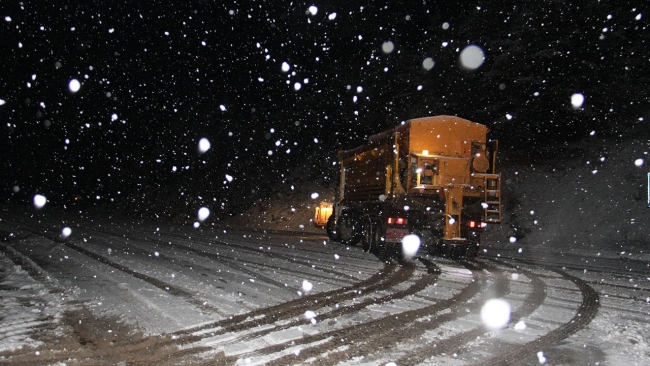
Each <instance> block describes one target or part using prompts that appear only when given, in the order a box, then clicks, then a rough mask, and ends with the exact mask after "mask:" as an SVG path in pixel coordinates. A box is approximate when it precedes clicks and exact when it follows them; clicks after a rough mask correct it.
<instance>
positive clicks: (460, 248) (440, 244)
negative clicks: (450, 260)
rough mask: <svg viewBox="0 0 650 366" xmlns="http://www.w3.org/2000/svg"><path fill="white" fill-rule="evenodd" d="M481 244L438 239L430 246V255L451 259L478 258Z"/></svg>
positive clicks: (465, 240) (460, 240)
mask: <svg viewBox="0 0 650 366" xmlns="http://www.w3.org/2000/svg"><path fill="white" fill-rule="evenodd" d="M479 246H480V244H479V242H478V241H473V240H467V239H451V240H445V239H438V240H435V241H434V242H433V243H431V244H429V246H428V249H429V253H431V254H434V255H442V256H449V257H476V256H477V255H478V251H479Z"/></svg>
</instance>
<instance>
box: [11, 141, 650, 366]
mask: <svg viewBox="0 0 650 366" xmlns="http://www.w3.org/2000/svg"><path fill="white" fill-rule="evenodd" d="M649 151H650V140H649V139H648V138H647V137H637V138H635V139H630V140H628V141H625V142H616V143H612V142H607V141H604V140H599V139H597V138H595V137H594V138H592V139H591V140H587V141H585V142H583V143H581V144H578V145H575V146H572V147H571V149H568V150H567V155H568V156H567V157H566V158H564V159H561V160H557V159H553V160H551V159H543V158H540V159H539V160H537V159H535V160H534V161H531V162H528V163H521V159H516V158H515V155H514V154H508V153H507V152H504V153H503V154H502V158H501V160H502V164H501V165H502V168H503V173H504V179H503V189H504V213H505V214H504V222H503V223H502V224H501V225H491V226H490V227H489V228H488V232H487V234H486V235H485V238H484V251H483V253H482V258H480V259H479V260H478V261H477V262H476V263H474V264H468V265H467V266H469V267H464V266H463V265H461V264H459V263H454V262H452V261H449V260H442V259H436V258H428V260H432V261H433V263H434V264H433V265H432V266H436V270H435V271H436V272H435V273H439V275H437V277H435V278H433V277H429V276H430V274H431V273H432V272H431V268H428V266H425V264H426V263H427V262H426V261H425V262H422V263H420V262H415V264H414V265H413V267H411V268H409V267H408V266H406V267H401V268H400V266H397V267H395V268H392V267H384V263H382V262H380V261H379V260H377V259H376V258H375V257H374V256H373V255H371V254H368V253H364V252H363V251H362V250H361V249H360V248H355V247H352V248H350V247H345V246H341V245H340V244H336V243H330V242H329V241H328V240H327V239H326V238H325V237H324V231H323V229H322V228H315V227H314V226H313V222H312V221H311V220H312V219H313V214H314V207H315V205H317V204H318V202H319V201H320V200H321V199H328V200H331V199H333V197H334V191H333V190H332V189H331V188H324V187H322V185H320V184H318V182H312V181H309V180H307V179H305V177H301V176H300V175H299V174H296V177H294V178H292V179H293V181H287V182H285V184H284V185H279V186H278V188H277V190H276V191H275V192H274V193H273V195H271V197H268V198H267V199H262V200H260V201H258V203H257V204H256V205H254V206H253V207H251V208H250V209H249V210H247V211H246V212H245V213H243V214H241V215H240V216H238V217H236V218H234V219H233V220H231V221H229V222H218V223H214V224H205V225H202V226H200V227H199V228H194V227H192V225H180V224H173V223H169V222H162V221H155V220H149V219H137V218H131V217H124V216H120V215H118V214H117V213H114V212H110V211H105V210H104V211H102V210H97V211H94V212H59V211H57V210H54V209H50V208H48V206H47V205H45V207H44V208H42V209H40V210H37V209H35V208H33V207H31V203H29V204H27V203H26V204H25V205H24V206H3V207H2V210H0V234H2V235H1V239H2V243H0V248H1V249H2V250H1V251H0V360H3V361H6V362H23V363H30V362H34V363H40V364H57V365H61V364H70V365H72V364H80V365H85V364H94V362H93V361H95V362H96V363H97V364H117V363H120V362H123V363H125V362H127V361H126V359H125V358H123V357H126V356H122V353H120V352H122V351H120V352H117V351H116V350H125V349H128V352H127V351H124V352H126V353H125V354H129V355H131V356H132V357H133V358H131V359H130V360H131V361H133V360H136V361H137V362H140V363H141V364H157V363H158V362H160V363H163V361H161V359H160V358H159V357H160V356H159V355H157V353H158V354H162V355H171V356H174V357H176V358H174V357H172V358H171V360H172V361H167V362H188V363H189V362H190V361H191V360H194V361H196V360H197V358H192V357H199V358H198V360H199V361H200V362H208V361H210V360H212V361H214V360H223V361H224V362H225V363H251V364H263V363H267V362H276V363H279V364H283V363H288V361H287V360H294V361H295V363H303V364H320V363H328V364H335V363H341V364H359V365H363V364H387V363H389V362H397V364H411V363H422V364H449V365H456V364H458V365H460V364H474V363H477V362H482V360H485V359H486V358H487V359H491V357H493V356H494V357H506V356H504V355H505V354H507V352H505V351H503V350H504V349H505V350H508V349H513V351H512V352H513V354H516V352H518V351H517V349H519V348H518V346H517V345H526V344H528V342H534V341H535V339H541V340H542V341H540V344H547V346H545V347H543V348H541V349H539V352H542V353H541V354H539V355H538V356H537V358H536V359H533V361H525V362H526V363H528V362H530V363H531V364H540V363H548V364H553V365H573V364H585V365H586V364H589V365H594V364H600V365H626V366H627V365H644V364H645V363H646V360H647V359H649V358H650V336H649V335H650V322H648V315H650V267H649V265H650V256H649V255H648V252H649V251H650V227H648V221H649V220H648V219H649V215H650V208H648V207H647V202H646V198H647V197H646V194H647V189H648V187H647V185H646V184H647V182H646V179H647V178H646V177H647V173H648V166H650V157H648V152H649ZM313 193H318V194H319V197H318V198H316V199H314V198H312V197H313V196H312V194H313ZM197 209H198V208H197ZM65 227H68V228H70V229H71V235H70V236H69V237H64V236H65V235H63V234H62V230H63V228H65ZM283 231H284V232H285V233H283ZM426 259H427V258H425V260H426ZM531 261H534V263H532V262H531ZM472 266H478V267H477V268H472ZM425 267H426V268H425ZM481 267H483V269H481ZM391 268H392V269H391ZM397 268H400V269H397ZM391 273H393V274H391ZM393 275H394V276H395V277H394V281H393V282H390V283H385V284H382V283H381V281H380V280H379V279H380V278H392V277H390V276H393ZM377 276H379V277H377ZM400 276H402V277H400ZM374 280H377V281H380V282H377V283H374V282H372V281H374ZM373 283H374V284H373ZM382 286H383V287H382ZM350 287H351V288H350ZM475 287H476V290H477V291H478V292H476V293H473V292H471V291H470V290H471V289H472V288H475ZM540 288H543V290H541V291H540ZM479 290H480V291H479ZM590 291H593V293H591V292H590ZM464 293H467V295H466V296H467V298H466V299H465V298H463V296H465V295H463V294H464ZM491 294H493V295H491ZM491 296H497V297H499V298H503V299H505V300H506V301H507V302H508V303H509V304H510V306H511V307H512V317H513V319H512V322H511V324H510V325H508V326H507V327H506V329H504V330H502V331H492V332H487V331H485V330H483V328H481V319H480V316H479V315H480V314H479V312H480V309H481V308H480V306H478V304H482V303H484V302H486V300H487V299H489V298H490V297H491ZM594 296H597V297H596V298H594ZM331 298H336V299H337V300H336V302H335V303H329V302H328V301H329V300H328V299H331ZM457 298H458V299H460V300H456V302H454V299H457ZM302 301H304V302H302ZM447 302H448V304H447ZM292 304H293V305H292ZM440 304H447V307H444V308H442V309H439V308H438V307H437V306H438V305H440ZM347 309H354V311H351V310H350V311H348V310H347ZM309 311H312V312H313V313H309ZM581 311H584V312H585V317H589V319H588V320H590V321H586V323H585V324H584V325H581V326H580V327H577V328H571V324H572V323H574V322H576V321H579V320H580V319H579V318H580V316H581V314H579V313H580V312H581ZM588 313H589V314H591V315H588ZM274 314H278V315H277V318H278V319H277V321H275V320H272V319H271V318H273V317H274V316H275V315H274ZM282 314H288V315H282ZM296 314H298V315H296ZM463 314H464V315H463ZM238 316H242V317H243V318H242V319H239V318H238ZM591 316H593V319H591ZM400 317H401V318H403V319H411V320H408V321H409V322H412V323H410V324H412V328H405V329H401V328H399V327H396V326H397V324H400V323H392V322H394V321H395V320H394V318H400ZM445 319H446V320H445ZM431 321H434V322H438V323H435V324H437V325H436V326H432V328H427V326H426V324H428V322H431ZM375 322H377V323H376V324H375ZM380 324H389V325H390V326H395V327H396V328H395V329H394V330H393V333H392V334H393V335H394V336H395V337H398V338H397V339H396V340H395V342H396V343H383V342H387V340H386V338H387V337H385V336H382V334H384V333H382V332H386V330H385V329H382V328H381V325H380ZM365 328H367V329H369V330H368V331H366V333H359V334H357V333H355V330H359V331H361V330H363V329H365ZM409 329H410V330H409ZM418 329H419V330H421V332H422V333H421V335H420V336H419V338H416V339H412V338H410V337H411V335H410V333H409V332H411V331H412V332H417V331H418ZM554 329H556V330H558V329H559V330H562V331H563V332H566V334H565V336H562V335H560V336H558V335H557V334H555V333H554ZM557 332H559V331H557ZM557 332H556V333H557ZM560 333H561V332H560ZM341 334H344V336H343V335H341ZM336 337H339V338H341V341H342V343H341V344H337V343H332V342H333V339H336ZM355 337H361V338H355ZM400 337H401V338H400ZM470 337H471V339H470ZM540 337H541V338H540ZM544 337H545V338H544ZM553 337H557V340H554V339H555V338H553ZM388 338H390V337H388ZM179 339H185V340H184V341H183V342H184V343H181V344H178V346H179V347H180V348H181V349H185V352H189V351H187V350H190V351H191V350H202V351H201V352H198V356H197V352H195V351H191V352H190V353H188V354H187V359H184V358H178V357H179V356H178V352H177V351H175V350H172V348H173V347H172V346H170V344H171V345H175V343H174V342H176V341H177V340H179ZM344 339H350V340H351V341H350V342H351V343H346V342H344ZM370 340H372V341H370ZM294 342H295V344H294ZM366 342H369V343H370V344H366ZM454 342H456V343H454ZM544 342H545V343H544ZM364 344H365V345H364ZM378 344H382V345H385V346H382V347H380V349H382V350H383V351H370V350H373V349H375V348H377V347H376V346H377V345H378ZM143 345H144V346H143ZM497 345H499V346H497ZM433 346H435V347H440V348H439V349H440V353H435V352H434V351H431V349H432V347H433ZM120 347H121V348H120ZM276 348H277V350H276ZM174 349H175V348H174ZM64 350H65V351H64ZM112 350H113V351H112ZM64 352H72V353H71V356H70V357H67V358H66V357H63V356H62V354H63V353H64ZM98 352H99V353H98ZM310 352H311V353H310ZM426 352H429V353H426ZM431 352H433V353H431ZM504 352H505V353H504ZM100 353H101V354H102V357H103V358H102V360H101V362H100V361H98V359H97V358H96V357H97V355H99V354H100ZM312 353H313V355H312ZM133 355H135V356H133ZM181 355H182V354H181ZM490 355H492V356H490ZM171 356H170V357H171ZM292 357H294V358H292ZM418 357H419V358H418ZM431 357H434V358H431ZM206 360H208V361H206ZM273 360H275V361H273ZM522 360H523V359H522ZM294 361H292V362H290V363H294ZM325 361H327V362H325ZM215 362H216V361H215ZM510 362H513V363H515V364H517V363H518V362H517V361H512V360H511V361H510ZM522 362H524V361H522Z"/></svg>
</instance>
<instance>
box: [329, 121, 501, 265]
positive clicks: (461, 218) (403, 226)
mask: <svg viewBox="0 0 650 366" xmlns="http://www.w3.org/2000/svg"><path fill="white" fill-rule="evenodd" d="M487 133H488V128H487V127H486V126H484V125H482V124H479V123H475V122H471V121H468V120H466V119H462V118H458V117H454V116H435V117H425V118H417V119H412V120H408V121H406V122H403V123H402V124H400V125H399V126H397V127H394V128H391V129H389V130H387V131H384V132H381V133H378V134H376V135H373V136H370V138H369V139H368V143H367V144H365V145H363V146H359V147H357V148H354V149H351V150H347V151H339V153H338V164H339V174H340V182H339V187H338V193H337V198H336V201H335V203H334V207H333V212H332V214H331V216H329V218H328V220H327V224H326V230H327V235H328V236H329V238H330V239H331V240H333V241H338V242H341V243H343V244H347V245H356V244H358V243H359V242H361V243H362V245H363V249H364V250H366V251H371V252H373V253H375V254H376V255H377V256H378V257H379V258H381V259H385V258H390V257H397V258H400V259H401V258H402V257H403V256H404V252H403V248H402V244H403V241H404V239H405V237H407V236H409V237H410V238H413V236H412V235H415V236H417V238H419V244H418V246H417V250H419V251H422V250H425V249H426V250H428V251H429V252H430V253H431V254H436V255H447V256H454V257H457V256H469V257H473V256H476V255H477V254H478V252H479V249H480V244H481V240H480V238H481V233H482V232H483V231H484V229H485V227H486V226H487V224H488V223H498V222H501V174H499V173H497V171H496V155H497V151H498V141H496V140H495V141H488V140H487Z"/></svg>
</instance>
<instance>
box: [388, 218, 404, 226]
mask: <svg viewBox="0 0 650 366" xmlns="http://www.w3.org/2000/svg"><path fill="white" fill-rule="evenodd" d="M388 224H389V225H406V219H405V218H403V217H389V218H388Z"/></svg>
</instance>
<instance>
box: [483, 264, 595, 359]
mask: <svg viewBox="0 0 650 366" xmlns="http://www.w3.org/2000/svg"><path fill="white" fill-rule="evenodd" d="M514 260H515V261H518V262H522V263H525V264H528V265H536V264H535V263H534V262H530V261H525V260H516V259H514ZM539 267H541V268H544V269H546V270H549V271H552V272H555V273H557V274H559V275H561V276H562V277H564V278H565V279H567V280H569V281H571V282H573V283H574V284H575V285H576V287H578V289H580V292H581V293H582V302H581V303H580V306H579V307H578V309H576V313H575V315H574V316H573V318H571V320H570V321H569V322H567V323H565V324H564V325H562V326H560V327H558V328H556V329H554V330H552V331H550V332H549V333H547V334H545V335H543V336H541V337H539V338H537V339H535V340H533V341H530V342H528V343H526V344H524V345H521V346H517V347H513V348H511V349H508V350H505V351H503V352H501V353H499V354H498V355H496V356H494V357H492V358H490V359H489V360H487V361H485V362H481V363H479V364H480V365H494V366H497V365H499V366H501V365H519V364H524V363H525V362H527V361H528V362H529V361H531V360H534V359H535V358H536V357H537V353H538V352H540V351H544V350H547V349H549V348H552V347H554V346H556V345H558V344H559V343H560V342H561V341H562V340H564V339H566V338H568V337H570V336H571V335H573V334H575V333H576V332H578V331H580V330H581V329H583V328H585V327H586V326H587V325H589V323H591V321H592V320H593V319H594V318H595V317H596V315H597V314H598V309H599V307H600V298H599V296H598V292H597V291H596V290H594V289H593V288H592V287H591V286H589V284H588V283H587V281H585V280H582V279H581V278H578V277H575V276H573V275H570V274H568V273H567V272H565V271H561V270H558V269H556V268H554V267H550V266H546V265H539Z"/></svg>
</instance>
